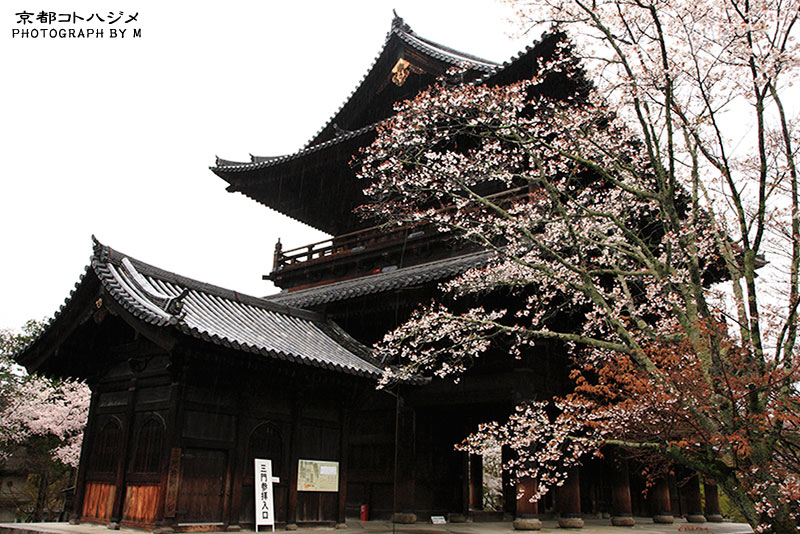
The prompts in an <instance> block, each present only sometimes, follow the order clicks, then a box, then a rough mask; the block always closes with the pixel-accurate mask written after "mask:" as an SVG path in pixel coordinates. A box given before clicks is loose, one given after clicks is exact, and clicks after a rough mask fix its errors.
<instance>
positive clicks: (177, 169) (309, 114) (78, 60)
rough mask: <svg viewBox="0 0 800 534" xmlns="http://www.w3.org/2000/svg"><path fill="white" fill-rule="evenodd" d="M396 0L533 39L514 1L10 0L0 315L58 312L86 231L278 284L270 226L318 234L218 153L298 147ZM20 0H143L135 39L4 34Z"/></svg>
mask: <svg viewBox="0 0 800 534" xmlns="http://www.w3.org/2000/svg"><path fill="white" fill-rule="evenodd" d="M392 8H394V9H396V10H397V12H398V14H399V15H400V16H402V17H403V18H404V19H405V21H406V22H407V23H408V24H410V25H411V27H412V28H413V29H414V31H416V32H417V33H418V34H420V35H422V36H423V37H427V38H430V39H432V40H434V41H437V42H440V43H442V44H446V45H448V46H451V47H453V48H456V49H459V50H462V51H465V52H470V53H473V54H476V55H479V56H483V57H486V58H488V59H492V60H495V61H504V60H506V59H508V58H509V57H510V56H512V55H514V54H516V52H517V51H519V50H520V49H522V48H524V46H525V45H526V44H529V43H530V42H531V41H532V40H533V36H529V37H523V38H520V39H517V40H516V41H514V40H512V39H511V38H510V37H509V34H510V33H513V32H515V31H516V30H517V28H516V27H514V25H513V24H511V23H509V22H508V18H509V17H510V15H511V10H510V8H508V7H507V6H506V5H505V4H500V3H497V2H493V1H492V0H482V1H477V0H466V1H460V2H459V1H439V0H436V1H435V2H434V1H431V0H427V1H425V0H423V1H415V0H393V1H385V0H374V1H370V2H364V1H338V2H333V1H308V2H297V3H290V2H286V1H271V2H267V1H262V2H256V1H242V0H239V1H227V2H189V1H186V0H171V1H168V2H164V1H158V2H156V1H153V0H136V1H130V0H122V1H116V0H111V1H109V0H104V1H102V2H92V1H89V0H69V1H67V0H60V1H58V2H53V1H52V0H51V1H49V2H31V1H26V2H24V3H23V2H14V1H6V2H3V7H2V9H1V10H0V21H2V23H1V24H0V31H2V38H0V65H1V67H0V68H1V69H2V72H3V78H4V82H3V84H2V86H0V87H1V88H0V150H2V154H3V168H2V177H0V229H2V230H1V231H2V244H3V248H2V250H3V254H2V262H1V263H0V275H1V276H0V303H1V304H0V327H7V328H16V327H18V326H20V325H21V324H22V323H24V322H25V321H26V320H27V319H30V318H43V317H50V316H52V314H53V313H54V312H55V311H56V310H57V309H58V307H59V306H60V305H61V303H63V301H64V299H65V298H66V297H67V295H68V294H69V292H70V290H71V289H72V287H73V286H74V284H75V283H76V281H77V280H78V278H79V276H80V274H81V273H82V272H83V269H84V267H85V266H86V264H87V263H88V260H89V256H90V255H91V240H90V236H91V234H93V233H94V234H96V235H97V237H98V238H99V239H100V240H101V241H102V242H103V243H105V244H107V245H109V246H111V247H112V248H115V249H118V250H120V251H122V252H124V253H126V254H130V255H131V256H133V257H136V258H138V259H141V260H143V261H145V262H148V263H151V264H154V265H157V266H159V267H162V268H164V269H168V270H171V271H175V272H177V273H180V274H183V275H185V276H190V277H192V278H197V279H200V280H203V281H206V282H209V283H213V284H217V285H220V286H223V287H228V288H231V289H236V290H239V291H241V292H243V293H249V294H254V295H265V294H269V293H273V292H274V291H275V289H274V288H273V286H272V285H271V284H270V283H269V282H265V281H262V280H261V275H262V274H266V273H267V272H269V270H270V268H271V265H272V251H273V247H274V245H275V242H276V240H277V239H278V237H280V238H281V240H282V242H283V243H284V246H285V248H294V247H296V246H301V245H304V244H308V243H311V242H314V241H318V240H321V239H324V238H325V237H326V236H325V235H324V234H321V233H319V232H317V231H315V230H312V229H310V228H308V227H304V226H303V225H302V224H300V223H297V222H295V221H293V220H291V219H288V218H286V217H284V216H282V215H279V214H277V213H276V212H273V211H271V210H270V209H268V208H265V207H263V206H261V205H259V204H257V203H256V202H254V201H252V200H249V199H247V198H246V197H244V196H242V195H240V194H231V193H227V192H226V191H225V186H226V185H227V184H226V183H225V182H224V181H223V180H221V179H219V178H217V177H216V176H215V175H214V174H213V173H212V172H211V171H210V170H208V166H209V165H212V164H213V163H214V156H215V155H219V156H221V157H223V158H226V159H233V160H239V161H245V160H248V159H249V153H251V152H252V153H254V154H256V155H263V156H267V155H279V154H285V153H291V152H294V151H296V150H297V149H299V148H300V147H301V146H302V145H303V144H304V143H305V142H306V141H307V140H308V139H309V138H310V137H311V136H312V135H313V134H314V133H316V131H317V130H318V129H319V128H320V127H321V126H322V125H323V124H324V123H325V122H327V120H328V118H329V117H330V116H331V115H332V114H333V113H334V112H335V111H336V110H337V109H338V108H339V106H340V105H341V104H342V103H343V102H344V100H345V99H346V97H347V95H349V94H350V92H351V91H352V90H353V89H354V88H355V87H356V84H357V83H358V81H359V80H360V79H361V77H362V76H363V75H364V74H365V73H366V72H367V69H368V67H369V66H370V65H371V63H372V61H373V59H374V57H375V56H376V54H377V53H378V52H379V51H380V48H381V46H382V44H383V40H384V37H385V35H386V32H387V31H388V30H389V27H390V23H391V20H392ZM23 10H27V11H33V12H38V11H41V10H46V11H51V10H52V11H55V12H57V13H61V12H72V11H75V12H77V13H78V14H79V15H83V14H84V13H86V14H88V13H92V12H97V13H100V14H106V13H108V11H109V10H113V11H124V12H126V13H135V12H138V13H139V16H138V21H139V27H141V28H142V38H141V39H136V40H134V39H131V38H130V37H128V38H125V39H123V40H112V39H108V38H105V39H52V40H51V39H37V40H33V39H19V38H12V29H13V28H15V27H18V26H17V24H16V22H17V17H16V16H15V13H17V12H19V11H23ZM29 27H31V26H29ZM106 27H107V28H108V27H109V26H106Z"/></svg>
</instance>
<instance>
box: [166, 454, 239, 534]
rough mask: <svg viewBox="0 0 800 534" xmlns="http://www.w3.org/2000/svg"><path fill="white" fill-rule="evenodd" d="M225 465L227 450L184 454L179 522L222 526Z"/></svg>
mask: <svg viewBox="0 0 800 534" xmlns="http://www.w3.org/2000/svg"><path fill="white" fill-rule="evenodd" d="M226 463H227V454H226V452H225V451H220V450H212V449H185V450H184V451H183V458H182V461H181V483H180V484H181V485H180V489H179V491H178V510H177V512H176V514H177V516H178V521H179V522H180V523H222V499H223V498H224V495H225V465H226Z"/></svg>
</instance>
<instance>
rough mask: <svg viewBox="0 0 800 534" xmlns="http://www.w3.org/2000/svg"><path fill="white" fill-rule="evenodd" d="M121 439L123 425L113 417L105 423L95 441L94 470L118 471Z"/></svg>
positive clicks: (104, 471)
mask: <svg viewBox="0 0 800 534" xmlns="http://www.w3.org/2000/svg"><path fill="white" fill-rule="evenodd" d="M121 441H122V427H121V426H120V424H119V422H117V421H116V420H113V419H112V420H111V421H108V422H107V423H106V424H105V425H103V427H102V428H101V429H100V432H99V433H98V434H97V439H95V442H94V450H93V451H92V460H91V466H92V471H95V472H98V473H113V472H114V471H116V469H117V457H118V456H119V447H120V442H121Z"/></svg>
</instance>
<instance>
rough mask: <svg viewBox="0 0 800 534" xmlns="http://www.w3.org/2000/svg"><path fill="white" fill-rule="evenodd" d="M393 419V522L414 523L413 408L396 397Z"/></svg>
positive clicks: (414, 423)
mask: <svg viewBox="0 0 800 534" xmlns="http://www.w3.org/2000/svg"><path fill="white" fill-rule="evenodd" d="M396 418H397V419H396V421H395V447H396V450H395V461H396V462H397V463H396V465H395V490H394V491H395V510H394V515H393V516H392V521H393V522H394V523H416V521H417V515H416V514H415V513H414V500H415V478H414V477H415V473H416V470H415V469H414V458H415V444H416V416H415V413H414V410H413V408H410V407H408V406H406V405H405V403H404V402H403V400H402V398H401V397H399V396H398V397H397V410H396Z"/></svg>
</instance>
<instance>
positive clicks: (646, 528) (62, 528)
mask: <svg viewBox="0 0 800 534" xmlns="http://www.w3.org/2000/svg"><path fill="white" fill-rule="evenodd" d="M585 521H586V524H585V526H584V528H583V529H582V530H566V529H560V528H558V524H557V523H556V522H555V521H548V520H545V521H542V530H541V531H540V532H542V533H556V534H557V533H559V532H560V533H564V534H567V533H568V532H571V533H573V534H626V533H630V534H752V532H753V531H752V529H751V528H750V527H749V526H748V525H745V524H743V523H703V524H690V523H687V522H686V521H683V520H678V521H676V522H675V523H673V524H672V525H657V524H654V523H653V522H652V521H650V519H648V518H636V526H635V527H612V526H611V525H610V524H609V521H608V520H607V519H587V520H585ZM279 530H281V531H282V530H283V529H279ZM124 531H127V532H128V533H130V534H139V533H141V532H143V531H141V530H138V529H128V528H123V529H122V532H124ZM348 531H349V532H353V533H362V534H379V533H384V534H388V533H402V534H406V533H408V534H445V533H450V534H479V533H486V534H500V533H503V534H511V533H512V532H515V531H514V527H513V526H512V525H511V523H510V522H497V523H449V524H447V525H431V524H428V523H416V524H413V525H392V523H390V522H388V521H358V520H349V521H348V522H347V530H334V529H333V528H321V527H315V528H305V527H302V528H300V530H299V531H298V532H299V534H319V533H323V532H325V533H328V534H332V533H333V532H341V533H342V534H345V533H347V532H348ZM260 532H269V529H265V528H262V529H260ZM516 532H521V531H516ZM251 533H252V531H248V530H243V531H242V534H251ZM0 534H109V531H108V529H107V528H106V527H105V526H103V525H94V524H82V525H70V524H69V523H5V524H0Z"/></svg>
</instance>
